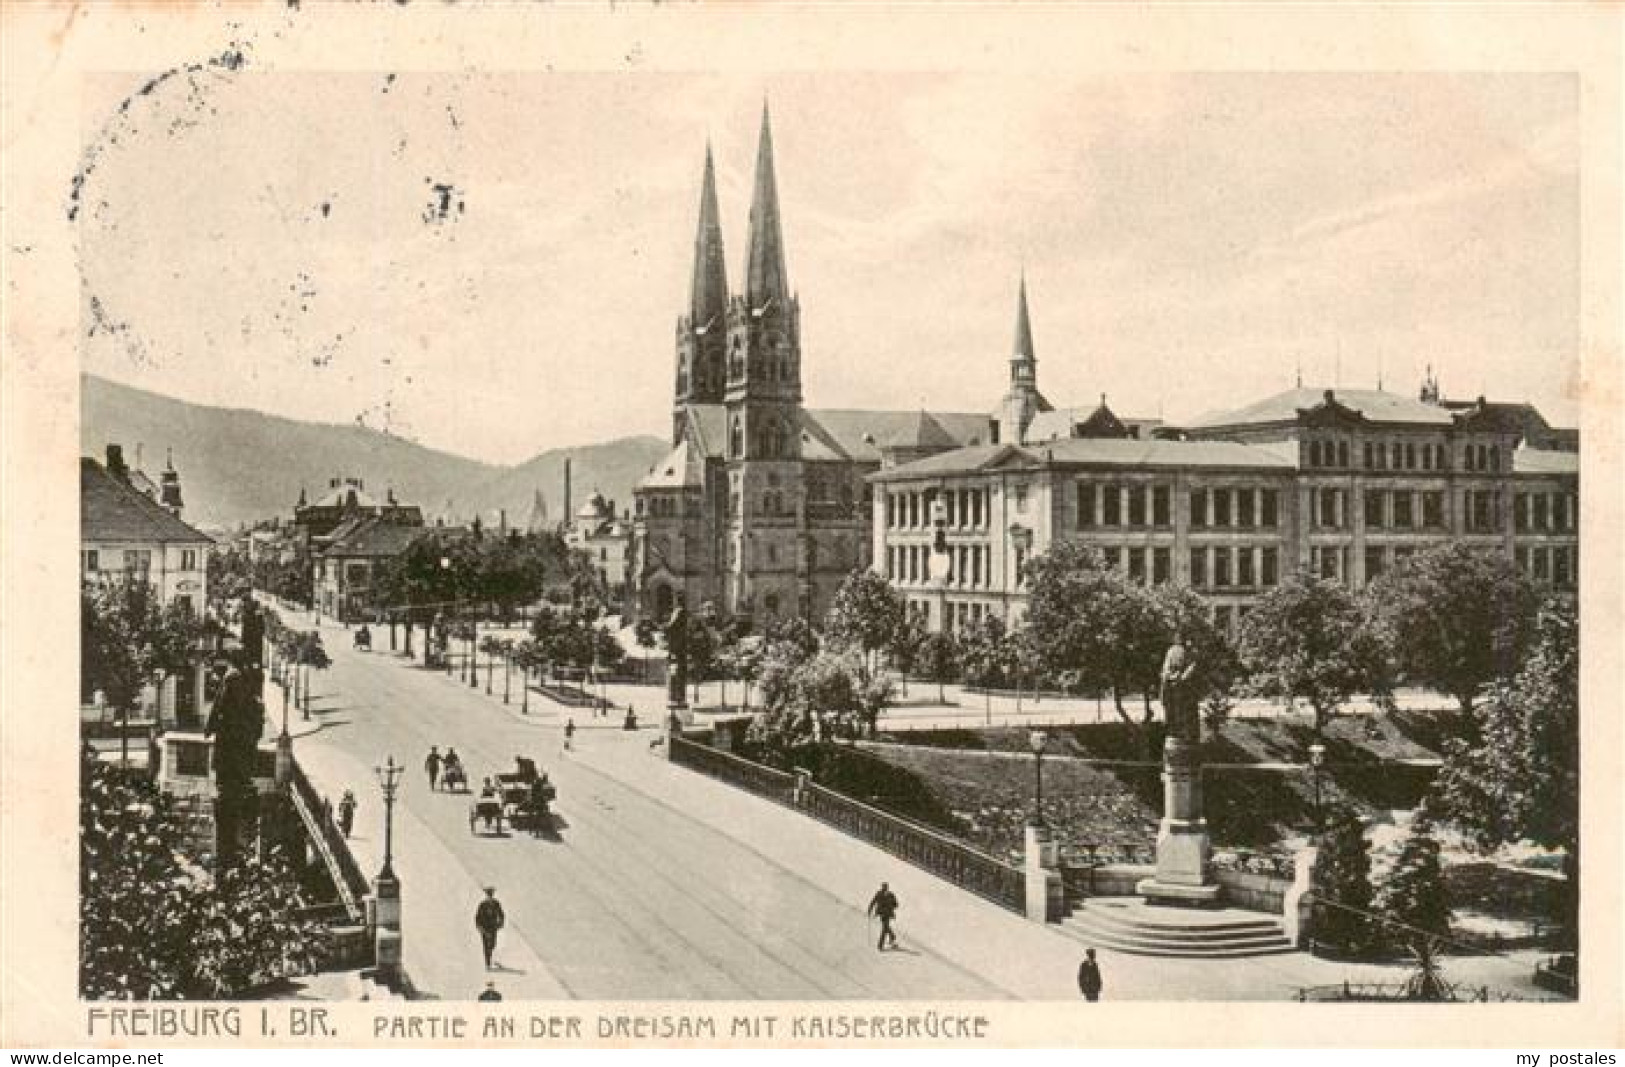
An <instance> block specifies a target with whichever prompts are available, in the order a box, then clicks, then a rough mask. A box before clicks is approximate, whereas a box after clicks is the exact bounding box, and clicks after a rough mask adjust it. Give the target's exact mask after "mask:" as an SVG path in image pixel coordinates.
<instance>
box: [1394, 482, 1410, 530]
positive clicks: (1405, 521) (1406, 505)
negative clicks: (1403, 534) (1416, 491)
mask: <svg viewBox="0 0 1625 1067" xmlns="http://www.w3.org/2000/svg"><path fill="white" fill-rule="evenodd" d="M1393 505H1394V509H1393V510H1394V514H1393V525H1394V528H1395V529H1397V530H1409V529H1410V528H1411V527H1412V526H1413V525H1415V523H1414V516H1413V515H1412V514H1411V494H1410V493H1407V492H1403V491H1401V492H1397V493H1395V494H1394V498H1393Z"/></svg>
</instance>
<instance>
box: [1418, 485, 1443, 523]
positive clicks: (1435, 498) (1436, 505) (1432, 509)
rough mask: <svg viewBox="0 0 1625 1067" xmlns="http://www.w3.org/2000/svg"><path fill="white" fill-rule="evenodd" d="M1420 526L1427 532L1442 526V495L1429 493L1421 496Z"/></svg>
mask: <svg viewBox="0 0 1625 1067" xmlns="http://www.w3.org/2000/svg"><path fill="white" fill-rule="evenodd" d="M1422 526H1423V527H1424V528H1426V529H1429V530H1437V529H1439V528H1440V527H1442V526H1444V493H1442V492H1439V491H1430V492H1426V493H1423V494H1422Z"/></svg>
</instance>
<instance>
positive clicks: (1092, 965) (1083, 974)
mask: <svg viewBox="0 0 1625 1067" xmlns="http://www.w3.org/2000/svg"><path fill="white" fill-rule="evenodd" d="M1078 989H1079V990H1080V991H1081V992H1082V993H1083V999H1084V1000H1087V1001H1089V1002H1090V1003H1091V1004H1093V1003H1094V1002H1095V1001H1097V1000H1099V999H1100V964H1098V963H1096V962H1095V950H1094V949H1092V948H1088V949H1084V950H1083V962H1082V963H1081V964H1079V965H1078Z"/></svg>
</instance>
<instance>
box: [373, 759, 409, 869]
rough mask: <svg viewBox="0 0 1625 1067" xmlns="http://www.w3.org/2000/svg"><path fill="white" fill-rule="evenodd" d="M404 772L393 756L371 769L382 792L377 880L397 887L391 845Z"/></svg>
mask: <svg viewBox="0 0 1625 1067" xmlns="http://www.w3.org/2000/svg"><path fill="white" fill-rule="evenodd" d="M404 770H406V767H405V766H404V765H401V764H397V763H396V762H395V757H394V756H391V757H389V760H388V761H387V762H386V763H385V764H384V765H383V766H382V767H374V768H373V769H372V773H373V774H374V775H376V776H377V778H378V788H379V789H381V790H383V793H384V866H383V867H382V868H381V869H380V870H379V872H378V880H379V881H380V882H382V881H384V880H385V879H389V880H390V881H392V882H395V883H396V884H397V885H398V884H399V882H400V880H399V879H398V878H396V877H395V868H394V865H393V862H392V861H393V859H394V853H393V845H394V837H395V793H396V791H397V790H398V789H399V788H400V777H401V772H402V771H404Z"/></svg>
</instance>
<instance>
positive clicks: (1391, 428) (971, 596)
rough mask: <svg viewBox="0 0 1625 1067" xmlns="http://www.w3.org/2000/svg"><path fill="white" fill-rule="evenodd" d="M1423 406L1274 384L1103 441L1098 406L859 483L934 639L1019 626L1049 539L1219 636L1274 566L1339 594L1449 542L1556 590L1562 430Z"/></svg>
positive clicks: (891, 575)
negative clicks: (1249, 396) (1031, 577)
mask: <svg viewBox="0 0 1625 1067" xmlns="http://www.w3.org/2000/svg"><path fill="white" fill-rule="evenodd" d="M1423 397H1424V399H1417V400H1413V399H1410V398H1408V397H1403V396H1398V395H1395V394H1392V393H1386V392H1382V391H1379V390H1359V389H1340V390H1334V389H1320V390H1316V389H1303V388H1299V389H1292V390H1288V391H1286V392H1284V393H1280V394H1277V395H1275V396H1271V397H1268V398H1265V399H1263V400H1261V401H1259V402H1257V403H1255V404H1252V405H1249V406H1247V407H1244V408H1242V409H1240V410H1238V411H1232V412H1227V413H1224V414H1218V415H1213V416H1209V417H1206V418H1203V419H1200V420H1198V421H1196V422H1195V423H1193V424H1192V425H1191V426H1189V427H1187V428H1185V429H1184V430H1183V431H1174V430H1171V429H1166V428H1161V429H1158V430H1157V431H1156V432H1155V433H1154V434H1153V435H1152V438H1151V439H1149V440H1144V439H1137V438H1136V437H1135V436H1133V430H1132V428H1131V427H1130V426H1129V425H1128V424H1126V423H1117V427H1116V428H1120V429H1121V430H1122V431H1123V432H1121V433H1117V432H1113V431H1114V427H1113V423H1116V422H1117V420H1115V418H1114V417H1112V416H1110V412H1109V411H1108V410H1106V409H1105V407H1104V405H1102V407H1101V409H1098V411H1097V417H1096V418H1095V419H1094V420H1093V423H1092V425H1093V428H1094V429H1095V430H1099V431H1102V432H1100V433H1084V432H1079V433H1075V434H1071V435H1068V436H1066V437H1061V438H1056V439H1046V440H1041V441H1034V440H1031V439H1028V438H1026V437H1023V438H1020V439H1017V440H1016V441H1013V442H1012V441H1009V440H1007V441H1006V442H1005V443H1002V444H990V445H983V446H980V447H973V448H961V449H954V450H945V451H942V452H940V453H938V454H936V455H932V456H928V457H925V458H922V459H918V460H916V461H914V462H912V463H905V464H900V465H898V466H895V467H890V468H888V469H885V470H883V471H881V472H880V473H878V474H876V475H874V476H873V477H872V478H871V481H872V482H873V483H874V484H875V485H876V488H877V491H878V492H879V493H880V494H881V497H882V500H883V503H882V504H881V505H880V506H879V507H877V508H876V522H875V524H874V529H873V538H874V556H875V560H876V564H875V566H876V569H877V570H878V571H879V572H880V573H882V574H884V575H885V576H886V577H887V578H888V579H890V580H891V581H892V582H893V583H895V584H896V585H897V587H898V588H899V590H900V591H902V592H903V593H904V594H905V596H906V597H907V599H908V601H909V603H910V607H911V610H912V611H914V612H915V614H917V615H918V616H920V617H921V618H922V619H924V620H925V621H926V622H927V623H928V625H929V626H930V627H931V628H932V629H933V630H937V629H941V628H942V627H943V626H944V625H947V626H948V627H950V628H954V627H958V626H961V625H964V624H965V623H967V622H972V621H975V620H978V619H980V618H982V617H984V616H987V615H994V616H997V617H999V618H1000V619H1003V620H1004V621H1006V622H1015V621H1018V620H1019V618H1020V617H1021V615H1022V614H1023V613H1024V611H1025V610H1026V601H1027V594H1028V590H1027V588H1026V585H1025V581H1024V575H1023V565H1024V563H1025V562H1026V560H1027V559H1030V558H1032V556H1033V555H1035V554H1038V553H1042V552H1044V551H1045V550H1046V549H1047V548H1048V547H1049V546H1050V545H1051V544H1054V543H1055V542H1057V541H1059V540H1062V539H1068V538H1072V539H1081V540H1084V541H1087V542H1089V543H1091V544H1094V545H1096V546H1098V547H1099V548H1100V549H1102V550H1103V551H1104V553H1105V554H1106V557H1107V558H1108V559H1109V560H1112V561H1114V562H1116V563H1117V565H1118V566H1120V567H1121V568H1122V570H1123V572H1124V573H1126V574H1127V575H1129V576H1130V577H1131V578H1133V579H1134V580H1136V581H1143V582H1145V583H1146V584H1148V585H1151V584H1160V583H1163V582H1181V583H1185V584H1187V585H1189V586H1190V587H1191V588H1193V589H1195V590H1196V591H1198V592H1199V593H1201V594H1203V595H1204V596H1205V597H1206V598H1207V599H1208V600H1209V602H1210V603H1211V604H1212V605H1213V606H1214V611H1215V616H1216V619H1217V621H1218V622H1219V624H1220V625H1221V626H1222V627H1224V628H1226V629H1230V628H1232V627H1233V626H1234V625H1235V623H1236V622H1238V621H1239V620H1240V618H1241V617H1242V616H1244V615H1245V613H1246V611H1247V610H1248V608H1249V607H1250V606H1251V604H1252V603H1253V602H1254V601H1255V600H1256V599H1257V597H1258V596H1259V595H1260V594H1262V593H1264V592H1265V591H1267V590H1268V589H1270V588H1272V587H1274V586H1275V585H1277V584H1279V583H1280V582H1281V581H1282V580H1284V579H1285V578H1286V577H1287V576H1289V575H1290V574H1292V573H1295V572H1298V571H1307V572H1309V573H1312V574H1314V575H1316V576H1318V577H1321V578H1326V579H1332V580H1336V581H1340V582H1343V583H1345V584H1348V585H1350V586H1351V587H1356V588H1358V587H1361V586H1363V585H1365V584H1366V583H1368V582H1370V581H1372V580H1373V579H1374V578H1376V577H1377V576H1378V575H1380V574H1381V573H1382V572H1383V571H1384V570H1386V569H1387V568H1389V567H1392V566H1393V565H1394V563H1395V562H1396V561H1397V560H1400V559H1402V558H1404V557H1405V556H1406V555H1407V554H1409V553H1411V552H1414V551H1416V550H1417V549H1419V548H1422V547H1426V546H1430V545H1437V544H1442V543H1445V542H1451V541H1454V542H1463V543H1467V544H1474V545H1480V546H1483V547H1485V548H1489V549H1495V550H1499V551H1503V552H1505V553H1506V554H1507V555H1508V556H1509V557H1510V558H1513V559H1515V560H1516V561H1517V564H1518V566H1519V567H1520V568H1521V569H1522V570H1523V571H1524V572H1525V573H1527V574H1528V575H1529V576H1530V577H1531V578H1533V579H1534V580H1535V582H1536V583H1537V584H1539V585H1543V586H1547V587H1550V588H1553V589H1557V590H1560V591H1561V590H1572V589H1574V588H1575V586H1576V583H1577V581H1578V566H1579V541H1578V530H1579V498H1578V493H1579V456H1578V453H1577V447H1578V445H1577V442H1575V443H1574V446H1573V447H1574V448H1575V449H1576V451H1568V450H1564V449H1563V448H1561V447H1559V448H1553V447H1550V446H1551V445H1552V444H1553V443H1554V442H1555V443H1557V444H1559V445H1560V446H1561V445H1563V444H1567V443H1568V442H1567V441H1566V440H1564V439H1565V438H1566V437H1567V436H1568V435H1566V434H1565V433H1564V431H1553V430H1550V428H1549V427H1546V424H1545V420H1544V419H1541V418H1540V416H1539V413H1538V412H1533V409H1532V408H1528V405H1520V404H1491V403H1486V402H1484V401H1482V400H1479V401H1474V402H1471V403H1455V402H1445V401H1440V400H1439V399H1438V394H1437V388H1436V387H1433V388H1432V390H1431V392H1430V391H1429V389H1428V388H1427V387H1424V390H1423ZM1526 409H1527V411H1526ZM1529 412H1533V420H1531V419H1530V418H1529V417H1528V413H1529ZM1534 420H1538V427H1543V428H1545V429H1544V430H1542V431H1541V432H1542V433H1543V434H1544V436H1543V437H1541V438H1540V439H1539V441H1538V443H1539V444H1542V445H1546V446H1547V447H1533V446H1532V443H1531V440H1530V439H1529V438H1530V433H1529V427H1530V426H1531V425H1535V424H1536V423H1535V421H1534ZM1088 428H1089V426H1088V425H1087V424H1084V423H1080V424H1078V425H1077V427H1076V429H1078V430H1079V431H1083V430H1086V429H1088ZM939 547H940V548H944V549H945V551H943V552H938V551H936V549H937V548H939Z"/></svg>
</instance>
